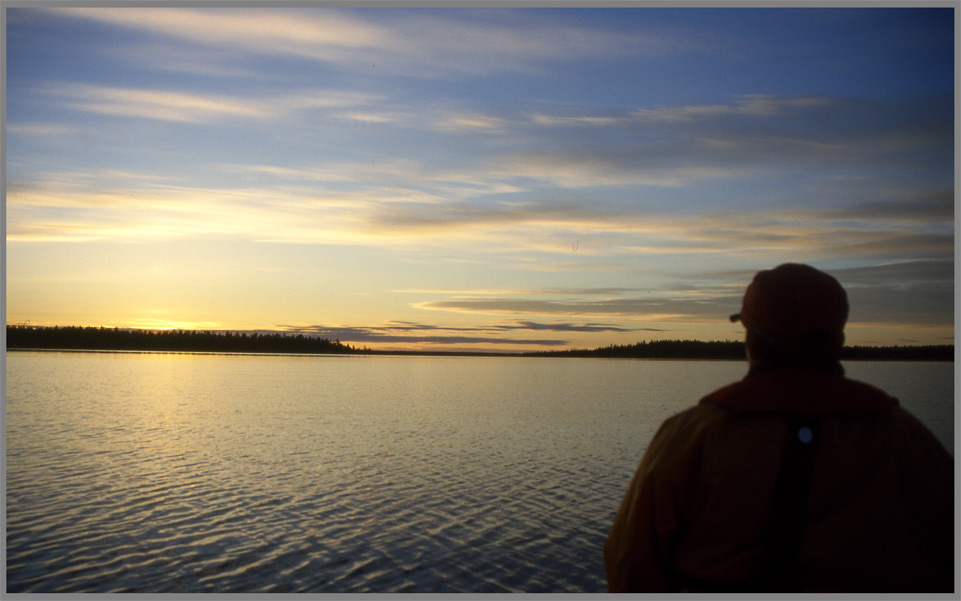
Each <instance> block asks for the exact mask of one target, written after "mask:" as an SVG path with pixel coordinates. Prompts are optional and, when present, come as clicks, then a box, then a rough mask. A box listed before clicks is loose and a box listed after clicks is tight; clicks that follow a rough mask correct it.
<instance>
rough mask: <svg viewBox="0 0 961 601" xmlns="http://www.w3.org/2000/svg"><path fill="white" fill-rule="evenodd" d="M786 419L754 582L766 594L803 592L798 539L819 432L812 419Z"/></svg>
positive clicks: (803, 519)
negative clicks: (769, 510) (763, 547)
mask: <svg viewBox="0 0 961 601" xmlns="http://www.w3.org/2000/svg"><path fill="white" fill-rule="evenodd" d="M786 419H787V423H788V429H789V434H788V440H787V443H786V448H785V450H784V459H783V460H782V462H781V470H780V472H779V473H778V478H777V483H776V484H775V487H774V497H773V499H772V508H771V518H770V522H769V524H768V531H767V536H766V539H765V549H766V551H765V554H764V559H763V560H762V564H761V567H760V570H759V573H758V575H757V578H756V579H755V582H756V585H757V587H758V589H759V590H764V591H765V592H801V590H802V589H803V580H804V575H803V572H802V570H801V565H800V551H801V539H802V537H803V535H804V525H805V521H806V510H807V501H808V493H809V491H810V488H811V474H812V473H813V471H814V455H815V453H816V451H817V446H818V442H819V440H818V439H819V437H820V431H819V427H818V422H817V419H816V417H815V416H811V415H789V416H787V417H786Z"/></svg>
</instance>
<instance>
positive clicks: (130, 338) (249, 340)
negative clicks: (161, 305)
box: [7, 325, 356, 355]
mask: <svg viewBox="0 0 961 601" xmlns="http://www.w3.org/2000/svg"><path fill="white" fill-rule="evenodd" d="M7 348H8V349H62V350H99V351H177V352H212V353H295V354H325V355H326V354H335V353H353V352H356V351H355V350H354V349H353V348H352V347H351V346H350V345H347V344H342V343H341V342H340V341H339V340H334V341H331V340H328V339H326V338H315V337H311V336H304V335H303V334H297V335H293V334H283V333H279V332H278V333H270V334H261V333H257V332H249V333H248V332H210V331H194V330H161V331H151V330H127V329H120V328H103V327H101V328H95V327H77V326H67V327H50V328H45V327H35V326H11V325H8V326H7Z"/></svg>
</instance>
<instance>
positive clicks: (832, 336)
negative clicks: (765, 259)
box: [731, 263, 848, 361]
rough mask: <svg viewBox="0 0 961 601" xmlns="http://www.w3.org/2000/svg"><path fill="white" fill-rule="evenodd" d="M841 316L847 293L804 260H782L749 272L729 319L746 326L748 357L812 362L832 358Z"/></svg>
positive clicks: (836, 349) (841, 332)
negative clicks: (737, 308)
mask: <svg viewBox="0 0 961 601" xmlns="http://www.w3.org/2000/svg"><path fill="white" fill-rule="evenodd" d="M847 318H848V299H847V294H845V292H844V288H842V287H841V284H840V283H838V281H837V280H836V279H834V278H833V277H831V276H830V275H828V274H826V273H824V272H823V271H818V270H817V269H815V268H813V267H810V266H809V265H801V264H798V263H786V264H784V265H780V266H778V267H776V268H774V269H769V270H765V271H761V272H758V274H757V275H755V276H754V280H753V281H752V282H751V284H750V286H748V287H747V292H745V294H744V301H743V303H742V305H741V312H740V313H738V314H735V315H732V316H731V321H740V322H741V323H743V324H744V327H745V328H747V331H748V335H747V341H748V353H749V355H750V356H751V358H752V360H755V359H758V358H761V356H764V357H777V358H779V359H781V360H782V361H783V360H792V359H795V360H798V361H817V360H823V359H837V357H838V354H839V352H840V350H841V347H842V346H843V344H844V324H845V322H846V321H847Z"/></svg>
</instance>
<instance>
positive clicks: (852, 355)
mask: <svg viewBox="0 0 961 601" xmlns="http://www.w3.org/2000/svg"><path fill="white" fill-rule="evenodd" d="M527 356H532V357H603V358H621V359H714V360H735V361H736V360H745V359H747V351H746V349H745V346H744V343H743V342H725V341H712V342H703V341H700V340H652V341H650V342H638V343H636V344H628V345H613V344H612V345H609V346H604V347H599V348H595V349H585V350H566V351H538V352H533V353H527ZM841 359H842V360H845V361H954V345H933V346H877V347H876V346H846V347H844V348H843V349H841Z"/></svg>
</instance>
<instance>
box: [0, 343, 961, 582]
mask: <svg viewBox="0 0 961 601" xmlns="http://www.w3.org/2000/svg"><path fill="white" fill-rule="evenodd" d="M6 363H7V364H6V367H7V371H6V374H7V382H6V386H7V389H6V392H7V399H6V420H7V422H6V425H7V439H6V445H7V448H6V451H7V455H6V460H7V465H6V468H7V483H6V484H7V488H6V495H7V498H6V500H7V516H6V517H7V590H8V592H25V591H33V592H108V591H133V592H143V593H154V592H201V591H210V592H237V591H249V592H286V591H304V592H406V591H410V592H602V591H604V590H605V588H606V585H605V579H604V568H603V560H602V555H601V553H602V551H601V549H602V546H603V543H604V539H605V538H606V535H607V530H608V528H609V527H610V524H611V521H612V519H613V516H614V513H615V511H616V510H617V507H618V504H619V503H620V499H621V496H622V495H623V494H624V491H625V489H626V487H627V484H628V481H629V480H630V478H631V476H632V475H633V472H634V469H635V468H636V466H637V463H638V461H639V460H640V457H641V454H642V453H643V452H644V449H645V448H646V445H647V443H648V441H649V440H650V438H651V436H652V435H653V434H654V431H655V430H656V428H657V427H658V425H659V424H660V422H661V421H662V420H664V419H665V418H666V417H668V416H670V415H672V414H674V413H676V412H678V411H680V410H682V409H684V408H686V407H688V406H690V405H691V404H693V403H694V402H696V400H697V399H698V398H700V397H701V396H703V395H704V394H706V393H708V392H710V391H711V390H713V389H714V388H716V387H718V386H720V385H723V384H725V383H728V382H730V381H732V380H735V379H740V378H741V377H743V375H744V373H745V370H746V365H745V364H744V363H743V362H695V361H646V360H604V359H570V358H567V359H564V358H494V357H489V358H488V357H482V358H477V357H343V356H336V357H335V356H330V357H327V356H311V357H303V356H301V357H297V356H249V355H188V354H137V353H57V352H10V353H8V354H7V360H6ZM846 367H847V370H848V374H849V375H850V376H851V377H853V378H856V379H860V380H864V381H867V382H870V383H873V384H876V385H879V386H881V387H883V388H885V389H886V390H888V391H889V392H890V393H892V394H894V395H895V396H898V397H899V398H900V399H901V401H902V405H904V406H905V407H907V408H908V409H909V410H911V411H912V412H914V413H915V415H917V416H918V417H919V418H921V419H922V421H924V422H925V423H927V424H928V426H929V427H930V428H931V429H932V430H933V431H934V432H935V433H936V435H937V436H938V437H939V438H940V439H941V440H942V442H944V444H945V446H947V447H948V449H949V450H950V451H951V452H952V453H953V450H954V426H955V420H954V365H953V364H950V363H947V364H945V363H942V364H938V363H850V364H847V365H846Z"/></svg>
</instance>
